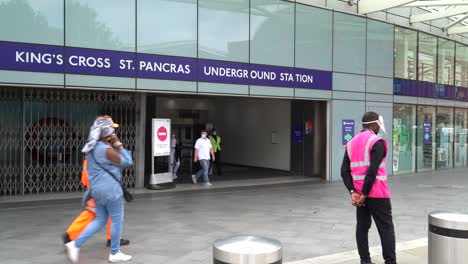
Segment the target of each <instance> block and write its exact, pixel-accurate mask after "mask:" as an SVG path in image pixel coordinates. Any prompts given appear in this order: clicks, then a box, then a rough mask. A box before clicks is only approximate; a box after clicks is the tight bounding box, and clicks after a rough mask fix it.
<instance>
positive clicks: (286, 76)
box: [280, 72, 294, 82]
mask: <svg viewBox="0 0 468 264" xmlns="http://www.w3.org/2000/svg"><path fill="white" fill-rule="evenodd" d="M280 81H283V82H294V77H293V75H292V74H290V73H287V72H282V73H281V74H280Z"/></svg>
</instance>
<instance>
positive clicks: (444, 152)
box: [436, 107, 453, 169]
mask: <svg viewBox="0 0 468 264" xmlns="http://www.w3.org/2000/svg"><path fill="white" fill-rule="evenodd" d="M436 122H437V124H436V126H437V136H436V143H437V157H436V160H437V168H438V169H443V168H452V166H453V144H452V143H453V108H449V107H437V117H436Z"/></svg>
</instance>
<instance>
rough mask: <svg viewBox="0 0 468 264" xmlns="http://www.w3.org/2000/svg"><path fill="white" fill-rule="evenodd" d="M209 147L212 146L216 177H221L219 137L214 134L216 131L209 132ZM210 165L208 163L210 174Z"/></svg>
mask: <svg viewBox="0 0 468 264" xmlns="http://www.w3.org/2000/svg"><path fill="white" fill-rule="evenodd" d="M209 139H210V141H211V145H212V146H213V152H214V154H215V161H214V162H213V163H214V164H215V165H216V171H217V175H221V174H222V173H221V137H220V136H219V135H218V133H217V132H216V129H213V130H212V131H211V134H210V136H209ZM211 166H212V163H210V170H209V171H210V172H211Z"/></svg>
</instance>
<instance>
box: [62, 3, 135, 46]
mask: <svg viewBox="0 0 468 264" xmlns="http://www.w3.org/2000/svg"><path fill="white" fill-rule="evenodd" d="M66 44H67V45H68V46H74V47H84V48H95V49H107V50H122V51H135V1H133V0H100V1H96V0H67V1H66Z"/></svg>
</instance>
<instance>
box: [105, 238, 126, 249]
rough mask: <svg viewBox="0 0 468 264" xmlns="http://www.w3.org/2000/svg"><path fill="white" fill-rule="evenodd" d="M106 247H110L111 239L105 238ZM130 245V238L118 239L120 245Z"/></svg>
mask: <svg viewBox="0 0 468 264" xmlns="http://www.w3.org/2000/svg"><path fill="white" fill-rule="evenodd" d="M106 245H107V247H110V246H111V241H110V240H107V244H106ZM128 245H130V240H127V239H120V246H128Z"/></svg>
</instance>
